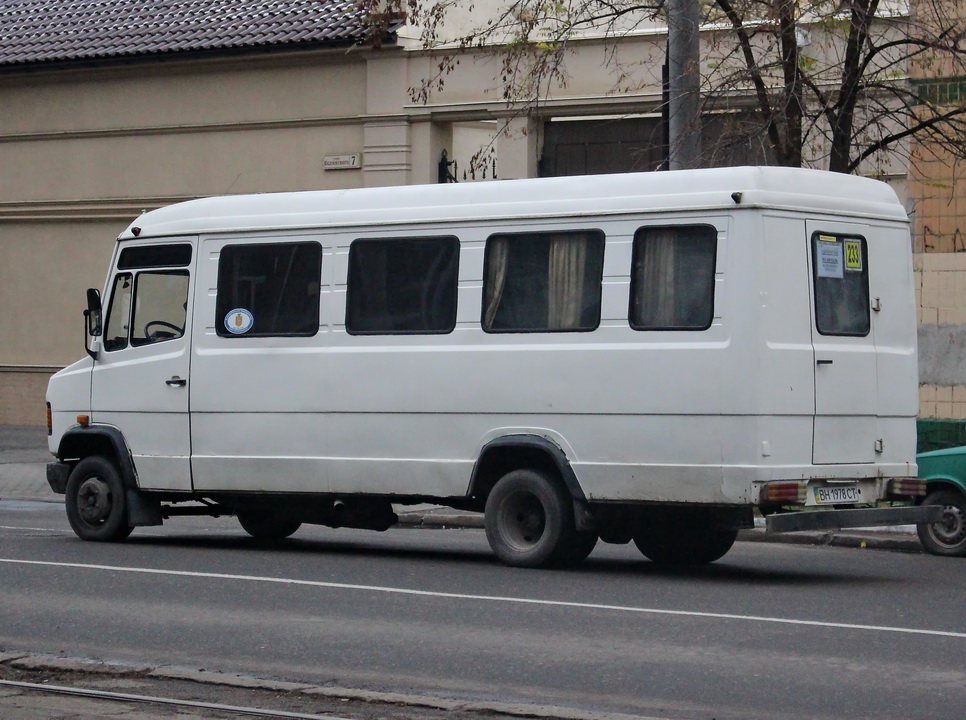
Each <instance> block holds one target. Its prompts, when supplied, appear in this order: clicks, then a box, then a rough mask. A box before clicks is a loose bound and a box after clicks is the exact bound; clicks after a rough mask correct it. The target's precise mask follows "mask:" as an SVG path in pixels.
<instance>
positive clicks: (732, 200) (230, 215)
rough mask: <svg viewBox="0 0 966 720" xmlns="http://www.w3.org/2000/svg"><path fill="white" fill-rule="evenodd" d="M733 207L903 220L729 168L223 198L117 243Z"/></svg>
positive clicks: (836, 178) (168, 211)
mask: <svg viewBox="0 0 966 720" xmlns="http://www.w3.org/2000/svg"><path fill="white" fill-rule="evenodd" d="M736 207H740V208H749V207H757V208H781V209H787V210H798V211H805V212H809V213H820V214H825V215H836V216H854V217H863V218H880V219H888V220H893V221H903V222H906V221H908V217H907V214H906V212H905V209H904V208H903V206H902V205H901V204H900V203H899V200H898V198H897V197H896V194H895V192H894V191H893V189H892V188H891V187H890V186H889V185H887V184H885V183H882V182H879V181H876V180H871V179H868V178H861V177H856V176H853V175H845V174H841V173H830V172H824V171H820V170H808V169H799V168H782V167H732V168H711V169H701V170H681V171H672V172H649V173H625V174H614V175H583V176H575V177H557V178H541V179H528V180H499V181H491V182H476V183H448V184H440V185H406V186H393V187H377V188H358V189H351V190H317V191H304V192H287V193H264V194H256V195H226V196H222V197H211V198H202V199H199V200H190V201H187V202H182V203H178V204H175V205H170V206H168V207H163V208H161V209H158V210H153V211H151V212H148V213H145V214H143V215H141V216H140V217H139V218H137V219H136V220H135V221H134V222H133V223H131V226H130V227H128V228H127V229H126V230H125V231H124V232H123V233H122V234H121V235H120V237H119V238H118V239H119V240H125V239H131V238H134V237H142V238H144V237H164V236H173V235H195V234H208V233H220V232H239V231H258V230H272V229H298V228H338V227H358V226H368V227H372V226H389V225H397V224H430V223H436V222H469V221H483V220H513V219H526V218H541V217H581V216H600V215H615V214H629V213H642V212H646V213H650V212H669V211H673V212H682V211H689V210H709V209H718V210H722V209H724V210H730V209H733V208H736Z"/></svg>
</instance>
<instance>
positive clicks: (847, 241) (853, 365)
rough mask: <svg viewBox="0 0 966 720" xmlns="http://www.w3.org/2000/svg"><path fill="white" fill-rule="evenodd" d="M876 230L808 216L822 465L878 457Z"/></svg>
mask: <svg viewBox="0 0 966 720" xmlns="http://www.w3.org/2000/svg"><path fill="white" fill-rule="evenodd" d="M869 230H870V227H869V226H867V225H857V224H853V223H845V222H830V221H824V220H823V221H807V222H806V232H807V242H808V244H809V257H810V264H811V267H810V273H811V283H810V286H811V295H812V296H811V305H812V346H813V349H814V356H815V368H814V370H815V419H814V431H813V435H812V462H813V463H814V464H816V465H825V464H837V463H872V462H874V461H875V441H876V423H877V421H876V416H877V414H878V407H877V406H878V396H877V389H878V381H877V367H876V347H875V335H874V332H873V328H872V312H871V305H870V298H869V271H870V268H869V252H868V244H867V243H868V238H867V237H866V236H867V235H868V233H869Z"/></svg>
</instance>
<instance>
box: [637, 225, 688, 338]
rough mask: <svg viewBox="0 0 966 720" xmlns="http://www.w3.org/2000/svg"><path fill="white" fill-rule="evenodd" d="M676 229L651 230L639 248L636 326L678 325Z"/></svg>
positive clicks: (658, 326)
mask: <svg viewBox="0 0 966 720" xmlns="http://www.w3.org/2000/svg"><path fill="white" fill-rule="evenodd" d="M676 235H677V233H676V232H675V231H674V229H673V228H667V229H656V230H649V231H648V232H647V235H646V236H645V238H644V239H643V242H642V243H641V245H640V249H639V251H638V252H639V253H640V255H639V257H638V261H637V267H636V268H635V278H634V282H635V284H636V286H637V298H636V300H637V313H636V314H637V318H636V320H637V323H638V324H639V325H640V326H641V327H650V328H660V327H674V326H675V325H677V324H678V323H677V300H676V288H677V283H676V278H675V270H676V268H675V266H676V264H677V262H676V260H677V257H676V255H677V253H676V248H675V237H676Z"/></svg>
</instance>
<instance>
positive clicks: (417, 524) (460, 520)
mask: <svg viewBox="0 0 966 720" xmlns="http://www.w3.org/2000/svg"><path fill="white" fill-rule="evenodd" d="M50 459H51V455H50V453H49V452H48V451H47V431H46V429H45V428H43V427H25V426H19V425H0V500H41V501H48V502H61V501H62V500H63V496H62V495H55V494H54V493H53V492H51V490H50V486H48V485H47V472H46V468H45V466H46V463H47V462H49V461H50ZM395 510H396V513H397V514H398V515H399V524H400V526H402V527H407V528H427V529H430V528H431V529H442V528H482V527H483V516H482V515H481V514H479V513H470V512H463V511H460V510H453V509H452V508H447V507H439V506H436V505H416V506H408V505H400V506H397V507H396V508H395ZM759 520H760V519H759ZM760 522H761V525H760V526H758V527H756V528H755V529H754V530H742V531H741V532H740V533H739V534H738V540H739V541H746V542H782V543H793V544H800V545H834V546H839V547H855V548H874V549H881V550H899V551H902V552H916V553H921V552H923V549H922V546H921V545H920V543H919V538H918V537H916V528H915V526H912V525H902V526H896V527H888V528H876V529H868V530H866V529H856V530H836V531H822V532H798V533H780V534H767V533H765V529H764V521H761V520H760Z"/></svg>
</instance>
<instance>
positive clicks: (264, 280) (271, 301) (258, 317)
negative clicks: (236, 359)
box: [215, 242, 322, 337]
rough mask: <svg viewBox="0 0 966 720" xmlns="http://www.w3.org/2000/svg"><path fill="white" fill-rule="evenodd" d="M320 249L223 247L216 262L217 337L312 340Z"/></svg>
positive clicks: (308, 246) (290, 245)
mask: <svg viewBox="0 0 966 720" xmlns="http://www.w3.org/2000/svg"><path fill="white" fill-rule="evenodd" d="M321 280H322V246H321V245H320V244H319V243H317V242H302V243H294V242H289V243H271V244H258V245H255V244H245V245H226V246H225V247H224V248H222V250H221V254H220V257H219V259H218V297H217V300H216V301H215V329H216V331H217V333H218V334H219V335H220V336H221V337H268V336H304V337H308V336H312V335H315V334H316V333H318V331H319V300H320V297H321V295H320V286H321Z"/></svg>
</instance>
